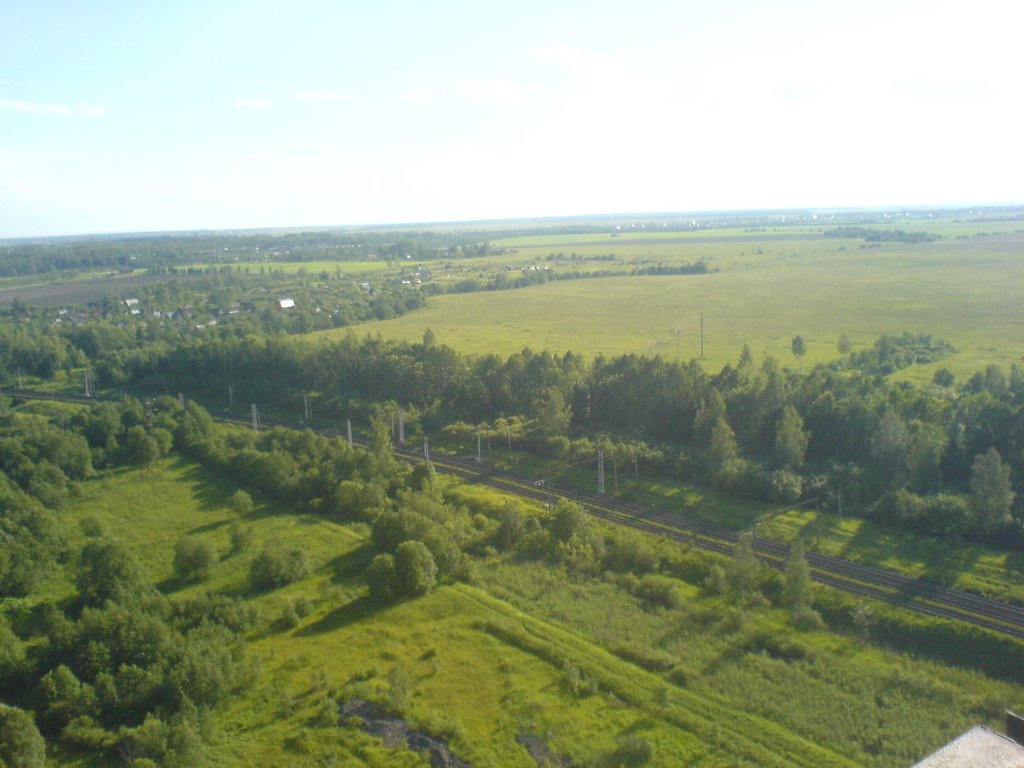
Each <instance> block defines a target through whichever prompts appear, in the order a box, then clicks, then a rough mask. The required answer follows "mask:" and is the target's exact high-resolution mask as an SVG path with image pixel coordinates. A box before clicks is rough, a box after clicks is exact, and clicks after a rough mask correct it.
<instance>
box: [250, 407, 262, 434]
mask: <svg viewBox="0 0 1024 768" xmlns="http://www.w3.org/2000/svg"><path fill="white" fill-rule="evenodd" d="M251 405H252V431H253V432H259V431H260V414H259V411H257V410H256V403H252V404H251Z"/></svg>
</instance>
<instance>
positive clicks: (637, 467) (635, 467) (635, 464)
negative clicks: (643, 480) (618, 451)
mask: <svg viewBox="0 0 1024 768" xmlns="http://www.w3.org/2000/svg"><path fill="white" fill-rule="evenodd" d="M633 474H634V475H636V477H640V459H639V458H638V456H637V452H636V451H633Z"/></svg>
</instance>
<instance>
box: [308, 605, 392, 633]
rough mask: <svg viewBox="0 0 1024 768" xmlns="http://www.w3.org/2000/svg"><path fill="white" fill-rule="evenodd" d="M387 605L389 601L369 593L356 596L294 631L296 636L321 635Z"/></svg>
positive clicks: (376, 611)
mask: <svg viewBox="0 0 1024 768" xmlns="http://www.w3.org/2000/svg"><path fill="white" fill-rule="evenodd" d="M388 607H389V603H385V602H381V601H379V600H373V599H371V598H370V596H369V595H363V596H362V597H359V598H356V599H355V600H353V601H352V602H351V603H346V604H345V605H343V606H341V607H340V608H335V609H334V610H333V611H331V612H330V613H328V614H327V615H326V616H324V617H323V618H322V619H320V620H319V621H317V622H314V623H313V624H310V625H308V626H306V627H303V628H302V629H300V630H298V631H297V632H296V633H295V636H296V637H309V636H312V635H322V634H325V633H327V632H334V631H335V630H338V629H342V628H344V627H348V626H351V625H352V624H355V623H357V622H360V621H362V620H363V619H368V618H370V617H371V616H375V615H376V614H378V613H380V612H381V611H383V610H384V609H386V608H388Z"/></svg>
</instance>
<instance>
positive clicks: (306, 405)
mask: <svg viewBox="0 0 1024 768" xmlns="http://www.w3.org/2000/svg"><path fill="white" fill-rule="evenodd" d="M302 408H303V411H304V413H305V415H306V422H305V423H306V426H307V427H308V426H309V395H307V394H304V395H303V396H302Z"/></svg>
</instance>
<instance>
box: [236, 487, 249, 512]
mask: <svg viewBox="0 0 1024 768" xmlns="http://www.w3.org/2000/svg"><path fill="white" fill-rule="evenodd" d="M231 508H232V509H233V510H235V512H236V513H237V514H239V515H248V514H250V513H251V512H252V508H253V504H252V496H250V495H249V494H248V493H246V492H245V491H243V490H242V489H238V490H237V491H235V493H234V495H233V496H232V497H231Z"/></svg>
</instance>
